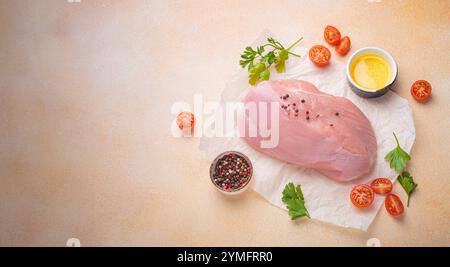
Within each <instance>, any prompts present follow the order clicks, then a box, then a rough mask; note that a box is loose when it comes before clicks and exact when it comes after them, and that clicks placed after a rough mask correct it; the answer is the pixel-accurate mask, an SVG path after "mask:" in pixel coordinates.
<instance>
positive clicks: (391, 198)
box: [384, 194, 405, 216]
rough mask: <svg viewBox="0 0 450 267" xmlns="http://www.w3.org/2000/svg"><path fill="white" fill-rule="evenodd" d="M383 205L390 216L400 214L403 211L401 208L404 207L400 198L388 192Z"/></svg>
mask: <svg viewBox="0 0 450 267" xmlns="http://www.w3.org/2000/svg"><path fill="white" fill-rule="evenodd" d="M384 206H385V207H386V210H387V211H388V212H389V214H391V215H392V216H399V215H401V214H402V213H403V210H404V209H405V208H404V207H403V203H402V201H401V200H400V198H399V197H398V196H397V195H394V194H389V195H387V196H386V199H385V200H384Z"/></svg>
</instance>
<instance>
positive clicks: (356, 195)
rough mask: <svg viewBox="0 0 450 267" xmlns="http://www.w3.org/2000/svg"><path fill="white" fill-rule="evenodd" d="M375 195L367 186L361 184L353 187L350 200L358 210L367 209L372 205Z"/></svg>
mask: <svg viewBox="0 0 450 267" xmlns="http://www.w3.org/2000/svg"><path fill="white" fill-rule="evenodd" d="M374 197H375V194H374V193H373V190H372V188H370V186H368V185H366V184H360V185H357V186H355V187H353V189H352V191H351V192H350V200H351V201H352V203H353V205H355V206H356V207H358V208H367V207H368V206H370V204H372V202H373V199H374Z"/></svg>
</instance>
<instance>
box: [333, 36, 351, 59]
mask: <svg viewBox="0 0 450 267" xmlns="http://www.w3.org/2000/svg"><path fill="white" fill-rule="evenodd" d="M351 45H352V44H351V42H350V38H349V37H348V36H345V37H344V38H342V39H341V42H340V43H339V45H338V46H336V48H335V49H336V52H337V53H338V54H340V55H342V56H345V55H347V53H348V51H349V50H350V46H351Z"/></svg>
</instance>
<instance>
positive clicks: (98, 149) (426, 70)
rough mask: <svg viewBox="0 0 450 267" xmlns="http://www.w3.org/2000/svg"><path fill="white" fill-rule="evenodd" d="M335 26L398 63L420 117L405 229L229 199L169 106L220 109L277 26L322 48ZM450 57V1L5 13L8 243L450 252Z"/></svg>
mask: <svg viewBox="0 0 450 267" xmlns="http://www.w3.org/2000/svg"><path fill="white" fill-rule="evenodd" d="M313 3H314V4H313ZM326 24H332V25H335V26H337V27H338V28H339V29H341V31H342V32H343V33H344V34H348V35H350V37H351V40H352V42H353V48H352V49H353V51H354V50H356V49H357V48H360V47H363V46H368V45H372V46H380V47H383V48H385V49H387V50H388V51H390V52H392V54H393V55H394V57H395V58H396V59H397V61H398V64H399V79H398V84H397V87H396V91H397V92H398V94H400V95H401V96H403V97H405V98H406V99H408V100H409V101H410V103H411V106H412V108H413V110H414V119H415V123H416V127H417V140H416V143H415V145H414V148H413V151H412V158H413V159H412V161H411V162H410V164H409V167H408V168H409V170H410V171H411V172H412V174H413V175H414V177H415V180H416V182H417V183H418V184H419V187H418V189H417V191H416V193H415V194H414V196H413V198H412V200H411V206H410V208H409V209H407V210H406V213H405V214H404V216H403V218H401V219H394V218H392V217H390V216H389V215H388V214H387V213H386V211H385V210H384V208H383V209H382V210H381V212H380V213H379V214H378V216H377V218H376V219H375V221H374V223H373V224H372V226H371V227H370V229H369V231H368V232H362V231H357V230H351V229H345V228H340V227H336V226H333V225H329V224H325V223H321V222H317V221H314V220H310V221H308V220H298V221H295V222H293V221H291V220H290V219H289V218H288V215H287V214H286V213H285V212H284V211H282V210H280V209H278V208H276V207H273V206H271V205H270V204H268V203H267V202H266V201H265V200H264V199H263V198H261V197H260V196H259V195H257V194H256V193H254V192H252V191H249V192H247V193H246V194H244V195H242V196H240V197H237V198H229V197H225V196H223V195H221V194H219V193H218V192H217V191H216V190H215V189H214V188H213V187H212V186H211V184H210V183H209V180H208V179H209V178H208V168H209V164H210V162H208V161H207V160H206V159H205V158H204V155H203V154H202V153H201V152H200V151H198V149H197V146H198V140H197V139H175V138H173V137H172V136H171V134H170V124H171V121H172V119H173V115H172V114H171V113H170V107H171V105H172V104H173V103H174V102H175V101H180V100H182V101H188V102H192V101H193V99H192V96H193V94H194V93H201V94H203V96H204V99H205V100H206V101H210V100H218V99H219V97H220V92H221V91H222V89H223V87H224V85H225V82H226V81H227V79H229V77H230V76H231V75H232V73H233V72H234V71H235V70H236V69H237V68H238V65H237V62H238V60H239V53H240V52H241V50H242V49H243V48H244V47H245V46H246V45H248V44H250V43H251V42H253V40H254V39H255V38H256V37H257V36H258V35H259V33H260V32H261V31H262V30H263V29H265V28H267V29H269V30H270V31H272V32H274V33H275V34H276V35H277V36H279V37H280V38H282V39H284V40H286V41H288V42H291V41H293V40H294V39H296V38H297V37H298V36H299V35H303V36H304V37H305V41H304V42H303V43H302V46H305V47H310V46H311V45H313V44H316V43H324V41H323V38H322V30H323V28H324V26H325V25H326ZM449 51H450V1H387V0H382V1H379V2H376V1H366V0H357V1H356V0H355V1H299V0H294V1H273V0H269V1H263V0H259V1H239V0H232V1H230V0H225V1H218V0H211V1H188V0H186V1H163V0H160V1H119V0H117V1H92V0H81V2H80V3H68V2H67V1H66V0H52V1H50V0H46V1H31V0H30V1H13V0H10V1H7V0H2V1H0V62H1V67H0V245H2V246H11V245H13V246H24V245H32V246H64V245H65V242H66V240H67V239H68V238H70V237H77V238H79V239H80V240H81V243H82V245H84V246H85V245H89V246H104V245H113V246H116V245H214V246H222V245H234V246H250V245H252V246H258V245H261V246H283V245H292V246H306V245H312V246H326V245H338V246H341V245H345V246H349V245H352V246H365V244H366V240H367V239H368V238H370V237H377V238H379V239H380V240H381V242H382V245H383V246H418V245H425V246H431V245H438V246H449V245H450V205H449V201H450V196H449V194H450V183H449V177H450V164H449V163H450V160H449V156H450V153H449V152H450V138H449V137H450V120H449V115H450V108H449V107H450V64H449V63H450V56H449V55H450V53H449ZM205 73H207V75H204V74H205ZM199 75H204V77H203V78H201V79H198V78H194V77H198V76H199ZM417 79H427V80H429V81H430V82H431V83H432V84H433V86H434V88H433V97H432V100H431V101H430V102H428V103H426V104H418V103H416V102H415V101H413V100H412V98H411V97H410V94H409V87H410V85H411V84H412V82H414V81H415V80H417ZM394 190H395V192H397V193H399V195H400V196H401V198H402V199H403V200H405V199H406V198H405V194H404V192H402V189H401V188H400V185H398V184H396V185H395V189H394Z"/></svg>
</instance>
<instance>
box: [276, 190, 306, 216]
mask: <svg viewBox="0 0 450 267" xmlns="http://www.w3.org/2000/svg"><path fill="white" fill-rule="evenodd" d="M281 200H283V202H284V204H286V207H287V208H288V210H289V216H291V219H292V220H294V219H297V218H300V217H304V216H306V217H308V218H311V217H309V213H308V210H307V209H306V207H305V199H304V198H303V193H302V189H301V187H300V185H297V187H295V185H294V184H293V183H288V184H287V185H286V186H285V187H284V190H283V197H282V198H281Z"/></svg>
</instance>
